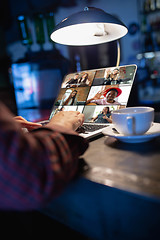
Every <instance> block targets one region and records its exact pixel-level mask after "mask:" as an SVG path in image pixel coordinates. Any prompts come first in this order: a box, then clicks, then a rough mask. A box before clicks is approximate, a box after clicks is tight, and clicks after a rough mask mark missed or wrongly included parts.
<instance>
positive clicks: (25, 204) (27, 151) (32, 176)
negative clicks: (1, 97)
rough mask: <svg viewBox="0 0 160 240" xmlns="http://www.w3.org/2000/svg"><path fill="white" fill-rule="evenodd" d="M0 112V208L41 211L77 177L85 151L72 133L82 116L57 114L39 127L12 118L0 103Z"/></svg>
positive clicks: (61, 112) (75, 113) (70, 112)
mask: <svg viewBox="0 0 160 240" xmlns="http://www.w3.org/2000/svg"><path fill="white" fill-rule="evenodd" d="M0 112H1V114H0V146H1V147H0V159H1V165H0V176H1V191H0V208H1V209H3V211H4V210H20V211H28V210H36V209H39V208H41V207H44V206H45V205H46V204H47V203H49V202H50V201H51V200H53V198H54V197H56V196H57V195H59V194H60V193H61V192H62V191H63V189H64V188H65V187H66V186H67V184H68V183H69V182H70V181H71V180H72V179H73V177H75V175H76V173H77V170H78V162H79V156H80V155H82V154H83V153H84V152H85V150H86V149H87V147H88V143H87V141H86V140H85V139H84V138H82V137H80V136H79V135H78V134H77V133H76V132H75V130H76V129H77V128H78V127H79V126H80V125H82V123H83V121H84V115H83V114H81V113H79V112H78V111H65V112H64V111H60V112H58V113H57V114H56V115H55V116H54V117H52V119H51V120H50V122H49V123H48V124H46V125H45V126H43V127H42V126H41V124H37V123H32V122H28V121H27V120H25V119H24V118H22V117H20V116H18V117H15V116H13V115H12V113H10V112H9V110H8V109H7V108H6V107H5V106H4V105H3V104H1V103H0ZM23 128H27V129H28V130H29V132H27V133H26V132H24V131H23V130H22V129H23Z"/></svg>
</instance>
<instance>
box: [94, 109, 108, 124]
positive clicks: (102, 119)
mask: <svg viewBox="0 0 160 240" xmlns="http://www.w3.org/2000/svg"><path fill="white" fill-rule="evenodd" d="M92 122H95V123H112V119H111V111H110V109H109V107H104V108H103V110H102V112H100V113H99V114H98V115H97V116H96V117H94V118H92Z"/></svg>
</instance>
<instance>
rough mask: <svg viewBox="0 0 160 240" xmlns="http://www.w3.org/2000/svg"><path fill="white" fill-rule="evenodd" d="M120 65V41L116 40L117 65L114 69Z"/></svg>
mask: <svg viewBox="0 0 160 240" xmlns="http://www.w3.org/2000/svg"><path fill="white" fill-rule="evenodd" d="M119 63H120V41H119V40H117V63H116V67H118V66H119Z"/></svg>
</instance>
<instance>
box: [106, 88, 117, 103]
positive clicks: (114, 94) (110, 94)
mask: <svg viewBox="0 0 160 240" xmlns="http://www.w3.org/2000/svg"><path fill="white" fill-rule="evenodd" d="M117 95H118V93H117V92H116V91H114V90H111V91H109V92H108V94H107V95H106V100H107V102H113V101H114V99H115V98H116V97H117Z"/></svg>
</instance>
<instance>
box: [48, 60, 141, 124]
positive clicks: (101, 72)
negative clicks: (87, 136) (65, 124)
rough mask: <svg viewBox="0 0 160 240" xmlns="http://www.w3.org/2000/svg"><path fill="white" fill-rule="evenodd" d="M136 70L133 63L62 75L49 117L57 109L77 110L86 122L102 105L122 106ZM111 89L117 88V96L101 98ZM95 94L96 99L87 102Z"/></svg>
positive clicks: (127, 95) (110, 106) (125, 102)
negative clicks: (110, 98)
mask: <svg viewBox="0 0 160 240" xmlns="http://www.w3.org/2000/svg"><path fill="white" fill-rule="evenodd" d="M136 69H137V66H136V65H134V64H133V65H126V66H119V67H110V68H101V69H94V70H86V71H81V72H78V73H71V74H68V75H66V76H65V78H64V81H63V83H62V85H61V89H60V92H59V95H58V97H57V99H56V101H55V103H54V107H53V109H52V113H51V116H50V118H51V117H52V116H53V115H55V114H56V113H57V112H58V111H79V112H81V113H82V112H83V113H84V115H85V121H86V122H89V121H90V120H91V119H92V118H94V117H95V116H96V115H97V114H99V113H100V112H102V110H103V108H104V107H106V106H107V107H109V110H110V111H111V112H112V111H114V110H116V109H119V108H124V107H126V105H127V101H128V98H129V94H130V91H131V87H132V84H133V81H134V78H135V73H136ZM113 88H114V89H116V93H117V90H118V92H119V95H118V96H117V97H115V98H114V100H113V102H112V103H111V102H107V100H106V101H105V100H104V99H106V96H107V95H109V93H110V92H111V91H109V90H113ZM119 89H120V90H119ZM114 91H115V90H114ZM106 92H107V93H106ZM105 93H106V95H105ZM96 94H98V95H96ZM95 96H97V97H98V101H97V100H96V101H95V100H91V101H90V99H93V98H95ZM99 100H100V101H99ZM108 101H109V100H108ZM88 102H89V103H88Z"/></svg>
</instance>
